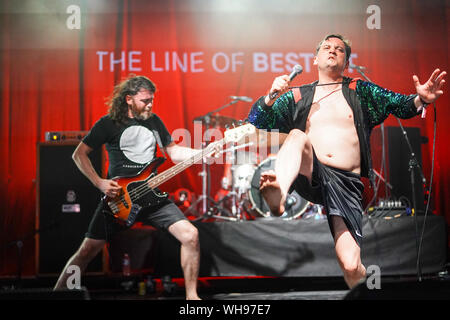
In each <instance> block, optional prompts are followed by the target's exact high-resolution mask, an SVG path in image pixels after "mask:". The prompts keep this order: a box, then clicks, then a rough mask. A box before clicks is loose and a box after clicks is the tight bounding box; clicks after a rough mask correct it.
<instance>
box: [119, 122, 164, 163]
mask: <svg viewBox="0 0 450 320" xmlns="http://www.w3.org/2000/svg"><path fill="white" fill-rule="evenodd" d="M155 147H156V139H155V135H154V134H153V132H152V131H150V130H149V129H147V128H146V127H143V126H131V127H128V128H126V129H125V130H124V131H123V132H122V135H121V137H120V149H121V150H122V152H123V154H124V155H125V156H126V157H127V158H128V159H129V160H131V161H133V162H136V163H141V164H145V163H148V162H150V161H152V160H153V157H154V155H155Z"/></svg>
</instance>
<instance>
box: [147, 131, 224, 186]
mask: <svg viewBox="0 0 450 320" xmlns="http://www.w3.org/2000/svg"><path fill="white" fill-rule="evenodd" d="M225 143H226V142H225V139H221V140H219V141H216V142H213V143H211V144H210V145H208V146H207V147H206V148H204V149H202V150H199V152H197V153H196V154H194V155H193V156H192V157H190V158H188V159H186V160H184V161H182V162H179V163H177V164H176V165H174V166H173V167H171V168H169V169H167V170H164V171H163V172H161V173H160V174H158V175H156V176H155V177H153V178H151V179H149V180H148V181H147V183H148V186H149V187H150V188H152V189H153V188H156V187H158V186H159V185H161V184H163V183H164V182H166V181H168V180H169V179H172V178H173V177H175V176H176V175H177V174H179V173H180V172H182V171H183V170H185V169H187V168H189V167H190V166H192V165H193V164H194V163H196V162H198V161H200V160H201V159H202V158H203V157H204V156H206V155H208V154H210V153H211V152H212V151H213V150H214V148H215V147H216V146H218V145H224V144H225Z"/></svg>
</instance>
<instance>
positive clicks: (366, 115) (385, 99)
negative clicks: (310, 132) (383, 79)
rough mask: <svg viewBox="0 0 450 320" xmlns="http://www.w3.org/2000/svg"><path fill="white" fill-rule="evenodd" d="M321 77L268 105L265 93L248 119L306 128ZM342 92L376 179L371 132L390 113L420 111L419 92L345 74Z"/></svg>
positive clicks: (364, 170)
mask: <svg viewBox="0 0 450 320" xmlns="http://www.w3.org/2000/svg"><path fill="white" fill-rule="evenodd" d="M317 83H318V81H316V82H314V83H312V84H308V85H304V86H301V87H296V88H293V89H291V90H290V91H288V92H286V93H285V94H283V95H282V96H280V97H279V98H278V99H277V100H276V101H275V103H274V104H273V105H272V106H271V107H268V106H267V105H266V104H265V103H264V98H265V96H262V97H260V98H259V99H258V100H257V101H256V102H255V104H254V105H253V106H252V108H251V109H250V112H249V114H248V121H249V122H250V123H251V124H253V125H254V126H255V127H257V128H258V129H266V130H269V131H270V130H274V129H276V130H279V131H280V132H284V133H289V131H290V130H292V129H295V128H296V129H300V130H302V131H305V128H306V121H307V119H308V115H309V111H310V109H311V104H312V102H313V98H314V92H315V89H316V85H317ZM342 93H343V95H344V97H345V99H346V100H347V103H348V104H349V106H350V107H351V109H352V111H353V116H354V122H355V128H356V132H357V134H358V138H359V145H360V153H361V176H362V177H367V178H370V180H371V181H372V182H373V172H372V157H371V149H370V134H371V132H372V129H373V128H374V127H375V126H377V125H379V124H381V123H382V122H383V121H384V120H385V119H386V118H387V117H388V116H389V114H393V115H394V116H396V117H398V118H401V119H408V118H412V117H414V116H415V115H417V114H419V112H418V111H417V108H416V106H415V105H414V98H415V97H416V94H412V95H403V94H399V93H395V92H393V91H390V90H387V89H384V88H382V87H380V86H378V85H376V84H374V83H371V82H367V81H363V80H361V79H351V78H347V77H345V78H344V81H343V84H342Z"/></svg>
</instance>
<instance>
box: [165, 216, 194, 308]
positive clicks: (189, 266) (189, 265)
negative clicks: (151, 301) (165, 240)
mask: <svg viewBox="0 0 450 320" xmlns="http://www.w3.org/2000/svg"><path fill="white" fill-rule="evenodd" d="M169 232H170V233H171V234H172V235H173V236H174V237H175V238H177V239H178V240H179V241H180V243H181V252H180V254H181V268H182V269H183V274H184V283H185V288H186V300H200V298H199V296H198V294H197V279H198V272H199V268H200V242H199V239H198V230H197V228H195V227H194V225H192V223H190V222H189V221H186V220H180V221H177V222H175V223H174V224H172V225H171V226H170V227H169Z"/></svg>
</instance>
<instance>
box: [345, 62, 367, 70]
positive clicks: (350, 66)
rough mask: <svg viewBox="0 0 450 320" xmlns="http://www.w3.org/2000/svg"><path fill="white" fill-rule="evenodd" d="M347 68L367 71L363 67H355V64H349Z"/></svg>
mask: <svg viewBox="0 0 450 320" xmlns="http://www.w3.org/2000/svg"><path fill="white" fill-rule="evenodd" d="M348 67H349V68H350V69H356V70H366V69H367V68H366V67H363V66H357V65H355V64H353V63H350V64H349V65H348Z"/></svg>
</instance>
